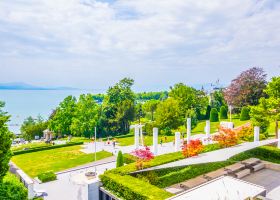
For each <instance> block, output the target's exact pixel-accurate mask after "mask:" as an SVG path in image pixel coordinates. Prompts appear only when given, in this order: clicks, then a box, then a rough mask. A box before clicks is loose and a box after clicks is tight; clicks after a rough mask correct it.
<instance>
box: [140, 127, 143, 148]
mask: <svg viewBox="0 0 280 200" xmlns="http://www.w3.org/2000/svg"><path fill="white" fill-rule="evenodd" d="M139 132H140V140H141V145H142V146H144V139H143V126H141V125H140V131H139Z"/></svg>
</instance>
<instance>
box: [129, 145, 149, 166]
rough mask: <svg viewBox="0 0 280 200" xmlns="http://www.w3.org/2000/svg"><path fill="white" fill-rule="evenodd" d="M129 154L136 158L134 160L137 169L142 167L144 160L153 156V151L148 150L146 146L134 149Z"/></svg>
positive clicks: (146, 160)
mask: <svg viewBox="0 0 280 200" xmlns="http://www.w3.org/2000/svg"><path fill="white" fill-rule="evenodd" d="M131 154H132V155H134V156H136V157H137V158H138V159H137V161H136V167H137V169H143V163H144V162H146V163H147V162H149V161H150V160H152V159H153V158H154V155H153V153H152V152H151V151H150V148H149V147H147V146H146V147H145V148H144V149H136V150H135V151H133V152H132V153H131Z"/></svg>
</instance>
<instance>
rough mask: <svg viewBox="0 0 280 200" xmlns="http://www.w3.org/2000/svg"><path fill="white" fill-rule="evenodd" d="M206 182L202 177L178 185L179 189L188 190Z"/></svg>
mask: <svg viewBox="0 0 280 200" xmlns="http://www.w3.org/2000/svg"><path fill="white" fill-rule="evenodd" d="M207 181H208V180H207V179H205V178H203V176H198V177H196V178H193V179H190V180H188V181H185V182H183V183H181V184H180V187H181V188H184V189H190V188H193V187H196V186H199V185H201V184H203V183H206V182H207Z"/></svg>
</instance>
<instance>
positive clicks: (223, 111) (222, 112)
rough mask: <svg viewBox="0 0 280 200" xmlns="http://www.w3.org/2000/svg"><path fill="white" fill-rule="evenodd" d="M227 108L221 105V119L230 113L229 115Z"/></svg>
mask: <svg viewBox="0 0 280 200" xmlns="http://www.w3.org/2000/svg"><path fill="white" fill-rule="evenodd" d="M227 112H228V111H227V109H226V107H225V106H221V108H220V119H227V118H228V115H227Z"/></svg>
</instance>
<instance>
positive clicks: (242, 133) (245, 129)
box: [236, 126, 254, 142]
mask: <svg viewBox="0 0 280 200" xmlns="http://www.w3.org/2000/svg"><path fill="white" fill-rule="evenodd" d="M236 134H237V136H238V138H240V139H241V140H243V141H250V142H251V141H253V140H254V132H253V127H252V126H242V127H241V128H240V129H239V130H236Z"/></svg>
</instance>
